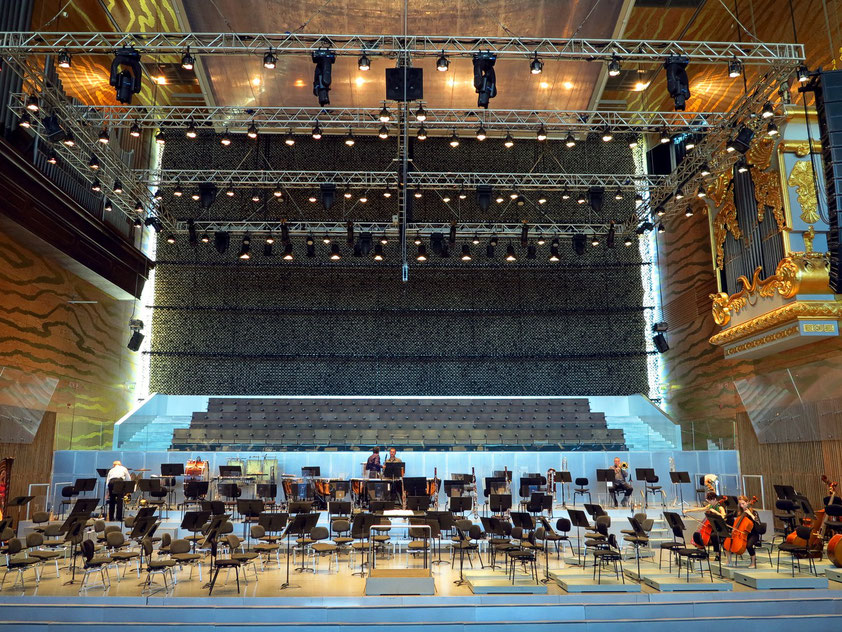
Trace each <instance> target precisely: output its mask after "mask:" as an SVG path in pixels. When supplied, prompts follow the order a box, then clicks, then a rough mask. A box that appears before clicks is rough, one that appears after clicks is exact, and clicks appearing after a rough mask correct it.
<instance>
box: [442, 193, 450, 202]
mask: <svg viewBox="0 0 842 632" xmlns="http://www.w3.org/2000/svg"><path fill="white" fill-rule="evenodd" d="M441 201H442V202H444V203H445V204H447V203H448V202H450V196H449V195H448V194H447V193H445V194H444V195H443V196H442V198H441Z"/></svg>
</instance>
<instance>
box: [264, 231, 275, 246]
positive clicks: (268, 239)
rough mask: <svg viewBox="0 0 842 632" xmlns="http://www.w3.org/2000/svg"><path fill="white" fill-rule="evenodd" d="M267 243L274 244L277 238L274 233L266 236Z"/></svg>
mask: <svg viewBox="0 0 842 632" xmlns="http://www.w3.org/2000/svg"><path fill="white" fill-rule="evenodd" d="M266 243H267V244H274V243H275V238H274V237H273V236H272V233H269V236H268V237H266Z"/></svg>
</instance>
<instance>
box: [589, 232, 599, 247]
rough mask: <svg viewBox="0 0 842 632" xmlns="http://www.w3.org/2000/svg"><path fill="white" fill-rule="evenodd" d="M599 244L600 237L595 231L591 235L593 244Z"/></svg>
mask: <svg viewBox="0 0 842 632" xmlns="http://www.w3.org/2000/svg"><path fill="white" fill-rule="evenodd" d="M598 245H599V237H598V236H597V234H596V233H594V236H593V237H591V246H594V247H596V246H598Z"/></svg>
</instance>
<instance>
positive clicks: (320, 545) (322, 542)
mask: <svg viewBox="0 0 842 632" xmlns="http://www.w3.org/2000/svg"><path fill="white" fill-rule="evenodd" d="M329 537H330V532H329V531H328V530H327V528H326V527H314V528H313V530H312V531H310V540H311V544H310V552H311V553H312V555H313V573H317V572H318V570H319V566H318V560H319V559H321V558H323V557H324V556H325V555H327V556H329V558H330V559H329V560H328V566H327V572H328V573H330V569H331V566H332V564H333V560H336V565H337V567H338V566H339V556H338V551H339V547H338V546H336V544H335V543H333V542H326V540H327V539H328V538H329Z"/></svg>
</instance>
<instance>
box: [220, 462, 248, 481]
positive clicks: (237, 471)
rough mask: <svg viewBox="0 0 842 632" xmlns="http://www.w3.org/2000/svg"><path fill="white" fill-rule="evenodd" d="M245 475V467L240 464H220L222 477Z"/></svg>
mask: <svg viewBox="0 0 842 632" xmlns="http://www.w3.org/2000/svg"><path fill="white" fill-rule="evenodd" d="M242 475H243V468H242V467H240V466H239V465H220V466H219V476H220V478H237V477H238V476H242Z"/></svg>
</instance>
